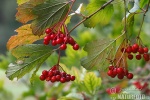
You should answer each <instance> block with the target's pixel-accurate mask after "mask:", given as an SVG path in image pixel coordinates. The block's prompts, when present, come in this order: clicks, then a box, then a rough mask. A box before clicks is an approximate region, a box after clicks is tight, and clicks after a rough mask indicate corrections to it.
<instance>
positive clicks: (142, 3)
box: [140, 0, 148, 8]
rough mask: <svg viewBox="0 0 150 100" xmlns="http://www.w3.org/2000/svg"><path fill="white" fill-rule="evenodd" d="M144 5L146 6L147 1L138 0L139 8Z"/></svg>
mask: <svg viewBox="0 0 150 100" xmlns="http://www.w3.org/2000/svg"><path fill="white" fill-rule="evenodd" d="M146 4H148V0H140V7H141V8H143V7H144V6H145V5H146Z"/></svg>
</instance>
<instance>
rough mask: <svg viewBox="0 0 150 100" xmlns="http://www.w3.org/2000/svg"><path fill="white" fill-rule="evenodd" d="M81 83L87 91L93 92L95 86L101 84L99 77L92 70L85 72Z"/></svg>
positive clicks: (95, 88)
mask: <svg viewBox="0 0 150 100" xmlns="http://www.w3.org/2000/svg"><path fill="white" fill-rule="evenodd" d="M83 83H84V86H85V87H86V89H87V90H88V91H89V93H90V94H94V93H95V92H96V90H97V88H98V87H100V86H101V78H99V77H97V76H96V75H95V74H94V73H93V72H89V73H86V75H85V77H84V81H83Z"/></svg>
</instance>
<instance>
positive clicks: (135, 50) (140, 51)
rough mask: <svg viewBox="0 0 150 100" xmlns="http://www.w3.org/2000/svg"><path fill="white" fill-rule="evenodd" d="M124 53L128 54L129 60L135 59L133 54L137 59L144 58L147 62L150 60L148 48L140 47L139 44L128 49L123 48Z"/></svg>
mask: <svg viewBox="0 0 150 100" xmlns="http://www.w3.org/2000/svg"><path fill="white" fill-rule="evenodd" d="M121 51H122V52H125V53H127V54H128V59H130V60H132V59H133V54H136V56H135V57H136V59H137V60H140V59H141V58H142V56H143V58H144V60H145V61H149V60H150V56H149V54H148V48H147V47H142V46H139V45H138V44H133V45H132V46H128V47H127V48H125V49H124V48H122V50H121Z"/></svg>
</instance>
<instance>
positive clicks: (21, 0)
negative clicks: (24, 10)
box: [17, 0, 29, 5]
mask: <svg viewBox="0 0 150 100" xmlns="http://www.w3.org/2000/svg"><path fill="white" fill-rule="evenodd" d="M28 1H29V0H17V4H18V5H21V4H23V3H26V2H28Z"/></svg>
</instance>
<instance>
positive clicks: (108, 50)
mask: <svg viewBox="0 0 150 100" xmlns="http://www.w3.org/2000/svg"><path fill="white" fill-rule="evenodd" d="M114 42H115V41H110V40H107V39H103V40H97V41H93V42H91V43H88V44H86V46H85V47H84V50H85V51H86V52H87V53H88V55H87V57H85V58H83V59H81V65H82V66H83V67H84V68H86V69H87V70H91V69H97V70H98V69H99V70H105V69H106V67H107V66H108V62H106V61H108V60H110V59H112V58H113V54H114V53H113V51H114V49H115V46H114V44H115V43H114Z"/></svg>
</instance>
